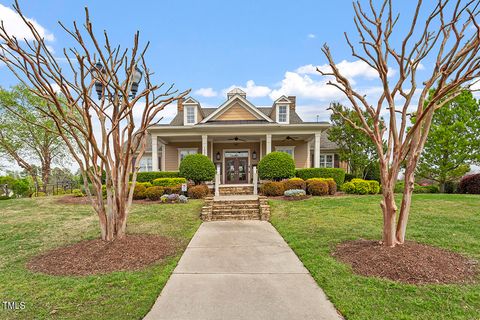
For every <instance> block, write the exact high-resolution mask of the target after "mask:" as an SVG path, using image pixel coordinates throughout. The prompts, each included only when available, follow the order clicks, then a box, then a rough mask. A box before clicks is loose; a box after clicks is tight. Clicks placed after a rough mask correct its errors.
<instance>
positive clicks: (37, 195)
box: [32, 191, 47, 198]
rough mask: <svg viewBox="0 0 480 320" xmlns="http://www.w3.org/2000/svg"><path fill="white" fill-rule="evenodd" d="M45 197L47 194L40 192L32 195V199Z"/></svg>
mask: <svg viewBox="0 0 480 320" xmlns="http://www.w3.org/2000/svg"><path fill="white" fill-rule="evenodd" d="M45 196H47V194H46V193H45V192H41V191H38V192H34V193H32V198H36V197H45Z"/></svg>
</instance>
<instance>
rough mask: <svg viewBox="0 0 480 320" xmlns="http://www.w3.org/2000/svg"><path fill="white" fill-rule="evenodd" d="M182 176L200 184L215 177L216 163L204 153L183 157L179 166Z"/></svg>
mask: <svg viewBox="0 0 480 320" xmlns="http://www.w3.org/2000/svg"><path fill="white" fill-rule="evenodd" d="M179 172H180V176H181V177H185V178H186V179H188V180H191V181H193V182H195V184H200V183H202V182H205V181H211V180H213V179H214V178H215V172H216V171H215V165H214V164H213V162H212V160H210V159H209V158H208V157H207V156H204V155H203V154H190V155H188V156H186V157H185V158H183V160H182V162H180V168H179Z"/></svg>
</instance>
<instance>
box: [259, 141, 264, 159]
mask: <svg viewBox="0 0 480 320" xmlns="http://www.w3.org/2000/svg"><path fill="white" fill-rule="evenodd" d="M262 158H263V140H262V139H260V155H259V158H258V159H259V160H262Z"/></svg>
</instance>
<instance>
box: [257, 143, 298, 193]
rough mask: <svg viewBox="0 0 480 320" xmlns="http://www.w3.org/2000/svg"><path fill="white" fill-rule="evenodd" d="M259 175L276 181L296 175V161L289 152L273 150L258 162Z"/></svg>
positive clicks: (264, 178) (263, 178)
mask: <svg viewBox="0 0 480 320" xmlns="http://www.w3.org/2000/svg"><path fill="white" fill-rule="evenodd" d="M258 176H259V177H260V179H262V180H274V181H280V180H282V179H289V178H292V177H294V176H295V162H294V161H293V158H292V156H290V155H289V154H288V153H285V152H278V151H275V152H271V153H269V154H267V155H266V156H265V157H263V158H262V160H260V162H259V163H258ZM300 178H301V177H300ZM302 179H303V178H302ZM304 180H305V179H304ZM282 194H283V191H282Z"/></svg>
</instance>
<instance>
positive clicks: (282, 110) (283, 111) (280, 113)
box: [277, 105, 289, 123]
mask: <svg viewBox="0 0 480 320" xmlns="http://www.w3.org/2000/svg"><path fill="white" fill-rule="evenodd" d="M288 111H289V110H288V106H285V105H283V106H278V107H277V121H278V122H279V123H288Z"/></svg>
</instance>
